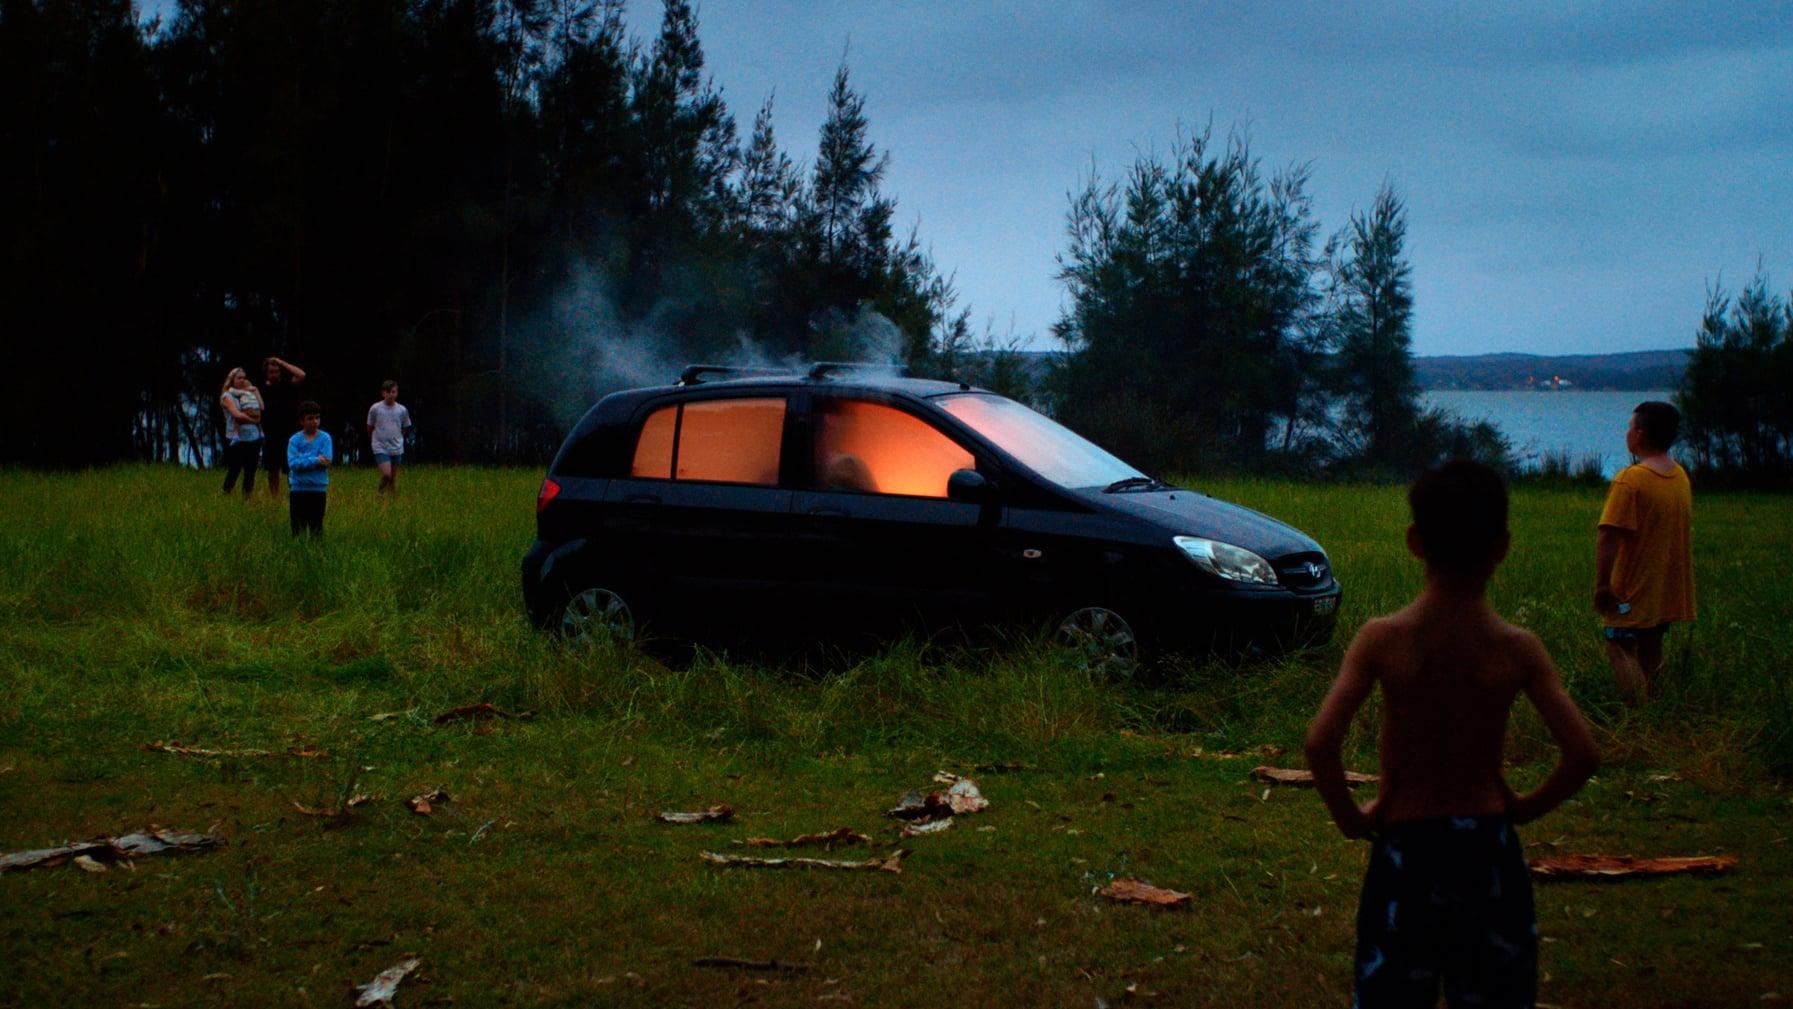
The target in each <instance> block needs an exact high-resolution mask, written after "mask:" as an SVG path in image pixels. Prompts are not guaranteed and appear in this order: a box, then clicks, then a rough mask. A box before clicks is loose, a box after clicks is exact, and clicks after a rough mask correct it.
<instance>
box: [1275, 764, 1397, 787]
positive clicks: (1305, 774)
mask: <svg viewBox="0 0 1793 1009" xmlns="http://www.w3.org/2000/svg"><path fill="white" fill-rule="evenodd" d="M1251 776H1252V777H1254V778H1256V779H1258V780H1259V781H1268V782H1269V783H1271V784H1272V785H1299V786H1305V787H1308V788H1312V787H1313V785H1314V772H1312V771H1302V770H1296V769H1295V768H1292V767H1271V766H1270V765H1269V764H1259V765H1258V766H1257V767H1254V768H1252V769H1251ZM1375 782H1376V776H1375V775H1373V774H1361V773H1359V772H1357V771H1346V772H1345V784H1347V785H1350V786H1351V787H1352V788H1356V787H1357V786H1358V785H1370V784H1374V783H1375Z"/></svg>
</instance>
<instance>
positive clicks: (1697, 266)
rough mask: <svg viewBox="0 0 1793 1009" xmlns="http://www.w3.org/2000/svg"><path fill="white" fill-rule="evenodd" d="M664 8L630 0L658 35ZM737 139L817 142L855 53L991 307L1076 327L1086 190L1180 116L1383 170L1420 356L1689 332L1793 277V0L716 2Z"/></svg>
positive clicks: (712, 59) (1553, 348) (1328, 212)
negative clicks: (1410, 289) (1069, 261)
mask: <svg viewBox="0 0 1793 1009" xmlns="http://www.w3.org/2000/svg"><path fill="white" fill-rule="evenodd" d="M658 16H659V4H658V3H651V2H645V0H636V2H635V3H634V4H633V5H632V6H631V7H630V18H631V26H632V31H633V33H634V34H635V35H637V36H638V37H640V38H642V39H644V40H645V39H648V38H651V36H652V32H653V30H654V28H655V27H656V25H657V19H658ZM699 22H700V25H701V34H702V40H703V44H704V52H705V55H706V58H707V59H708V63H709V69H710V71H711V72H712V73H713V74H714V76H715V80H716V82H717V84H719V85H720V86H721V87H722V89H723V92H724V95H725V97H726V98H727V100H728V103H729V106H730V108H731V110H732V111H733V113H734V115H735V117H736V120H737V121H738V123H739V125H740V128H741V131H742V133H743V139H745V133H746V132H747V130H748V128H749V127H750V126H751V124H752V121H753V116H754V113H755V111H756V110H757V109H758V107H759V105H760V103H761V102H762V101H763V100H764V99H765V97H766V96H767V95H768V94H770V93H773V92H774V91H776V94H777V101H776V112H775V114H776V120H775V121H776V126H777V130H778V137H779V142H780V144H781V145H782V146H784V147H785V148H786V149H787V150H788V151H789V152H790V153H791V155H792V157H793V158H796V159H798V160H801V161H804V162H808V161H809V160H811V159H813V157H814V150H815V143H816V132H817V129H818V127H819V126H820V123H821V119H822V115H823V111H824V104H825V100H826V96H827V92H828V86H829V83H830V80H831V78H832V75H833V73H834V70H835V68H836V66H837V65H838V64H839V62H840V60H841V57H842V54H843V52H844V53H845V55H846V60H847V64H848V66H849V68H850V70H851V73H852V80H853V84H854V86H855V88H856V89H858V90H859V91H860V92H861V93H863V94H864V95H865V96H866V110H867V114H868V116H869V118H870V121H871V133H872V139H873V141H874V142H875V143H876V144H877V145H878V147H879V148H880V149H881V150H884V151H888V152H889V153H890V156H891V161H890V172H889V175H888V176H887V178H886V182H885V190H886V192H887V193H889V194H890V195H893V196H895V197H896V198H897V201H898V202H897V207H898V221H899V224H900V225H901V227H902V228H903V229H904V230H905V231H906V230H907V228H908V227H909V226H910V225H912V224H914V223H916V222H917V221H919V223H920V227H921V236H922V239H923V240H924V241H925V242H926V243H927V244H928V245H930V246H931V247H932V249H933V252H934V256H935V258H936V259H937V260H938V262H939V263H940V265H941V266H942V268H943V269H945V270H949V271H954V272H956V274H957V283H958V288H959V291H960V294H961V299H962V303H963V304H968V305H969V306H970V307H971V308H972V310H973V319H974V321H975V322H976V323H977V325H978V326H979V328H980V329H981V328H982V326H983V324H984V323H985V322H986V321H989V322H993V323H994V325H995V327H996V329H997V330H998V332H999V333H1006V332H1008V331H1009V330H1010V327H1011V325H1012V326H1013V332H1014V333H1015V334H1016V335H1019V336H1029V335H1034V336H1035V337H1036V339H1035V341H1034V345H1036V346H1038V347H1041V348H1045V347H1048V346H1052V345H1053V342H1052V341H1051V340H1050V337H1049V336H1048V328H1049V327H1050V326H1051V324H1052V322H1053V320H1054V319H1056V318H1057V316H1058V313H1059V310H1060V305H1061V301H1062V297H1063V291H1062V288H1061V287H1060V285H1059V284H1058V282H1057V281H1056V280H1055V279H1054V274H1055V272H1056V265H1055V263H1054V256H1055V255H1056V254H1057V253H1058V251H1059V250H1060V249H1061V248H1062V246H1063V244H1064V219H1065V210H1066V206H1067V198H1066V194H1067V192H1068V191H1069V190H1072V189H1075V188H1078V187H1079V186H1080V184H1081V182H1082V180H1083V179H1085V178H1086V177H1087V176H1088V174H1089V172H1090V169H1091V167H1092V165H1093V166H1094V167H1095V168H1096V169H1097V170H1098V171H1099V172H1100V173H1102V174H1103V175H1104V176H1105V177H1109V178H1113V177H1116V176H1118V175H1119V173H1121V172H1122V171H1123V170H1124V169H1125V168H1126V167H1127V165H1128V164H1129V163H1131V161H1132V160H1133V159H1134V157H1135V156H1136V154H1137V153H1139V152H1146V151H1156V152H1164V151H1166V150H1168V149H1169V148H1170V146H1171V145H1172V143H1173V142H1174V140H1175V138H1176V136H1177V133H1178V129H1179V125H1181V127H1182V128H1183V129H1184V130H1185V131H1187V130H1189V129H1199V128H1201V127H1202V126H1204V125H1206V124H1207V123H1209V122H1210V121H1211V122H1212V123H1213V125H1214V129H1215V132H1216V133H1217V134H1221V135H1224V134H1225V133H1226V132H1227V131H1228V130H1230V129H1232V128H1233V127H1235V126H1239V127H1242V128H1244V129H1245V130H1246V131H1247V132H1248V134H1249V136H1250V138H1251V141H1252V150H1253V152H1254V153H1255V154H1256V155H1257V156H1258V157H1259V158H1260V159H1261V160H1262V162H1263V165H1264V167H1265V168H1266V169H1267V170H1269V169H1275V168H1277V167H1281V166H1283V165H1286V164H1289V163H1292V162H1303V161H1306V162H1311V163H1312V170H1313V181H1312V188H1311V192H1312V194H1313V196H1314V197H1315V209H1316V212H1317V215H1318V217H1319V219H1320V224H1321V227H1322V230H1323V232H1324V233H1330V232H1332V231H1334V230H1336V229H1337V228H1339V227H1340V226H1342V225H1343V224H1344V223H1345V221H1346V219H1347V218H1348V216H1349V214H1350V213H1351V211H1352V210H1353V209H1354V208H1357V207H1362V206H1365V205H1367V204H1368V203H1369V202H1370V201H1371V200H1372V199H1373V198H1374V196H1375V192H1376V189H1377V187H1378V186H1379V185H1380V184H1381V183H1382V182H1383V180H1385V179H1386V180H1388V181H1390V182H1392V183H1393V184H1394V186H1395V187H1396V189H1397V190H1398V192H1399V193H1400V194H1401V195H1402V196H1403V197H1404V198H1405V199H1406V201H1407V206H1408V215H1409V217H1408V220H1409V230H1408V245H1407V253H1408V258H1409V260H1410V262H1411V263H1412V265H1413V279H1414V292H1415V330H1414V349H1415V351H1416V352H1417V353H1420V354H1464V353H1480V352H1486V351H1498V350H1517V351H1530V352H1548V353H1575V352H1603V351H1619V350H1644V349H1660V348H1668V347H1679V346H1691V345H1692V342H1693V332H1694V329H1695V327H1696V326H1697V324H1698V321H1699V315H1700V310H1701V307H1702V305H1703V301H1704V296H1705V291H1706V287H1707V285H1708V283H1709V282H1712V281H1717V280H1721V279H1722V281H1723V283H1724V284H1725V285H1726V286H1727V287H1729V288H1731V289H1732V290H1733V291H1734V290H1735V289H1736V288H1737V287H1738V286H1739V285H1740V284H1741V283H1743V282H1744V281H1747V280H1748V279H1749V278H1750V277H1751V276H1752V275H1753V274H1754V272H1755V269H1756V263H1757V260H1758V257H1760V259H1761V262H1762V265H1763V267H1764V268H1765V269H1766V271H1767V272H1768V275H1769V279H1770V281H1771V283H1772V285H1773V286H1774V287H1775V288H1776V289H1777V290H1779V291H1781V292H1783V293H1784V292H1785V291H1786V290H1787V289H1789V288H1790V287H1793V4H1789V3H1784V2H1773V3H1751V4H1729V5H1727V4H1711V3H1700V4H1678V3H1650V4H1607V5H1599V6H1595V5H1591V4H1563V3H1539V4H1533V5H1518V4H1501V5H1472V6H1469V7H1459V6H1458V5H1454V4H1453V5H1442V4H1441V5H1424V4H1391V3H1377V4H1373V5H1372V4H1361V5H1360V4H1339V3H1314V4H1294V3H1264V4H1249V5H1247V4H1229V5H1200V6H1198V5H1193V4H1169V3H1132V2H1115V3H1090V2H1084V3H1076V2H1054V3H1050V4H1021V3H971V4H956V5H949V4H942V3H895V2H874V0H861V2H830V3H804V2H795V0H753V2H741V0H709V2H707V3H704V4H702V6H701V7H700V8H699Z"/></svg>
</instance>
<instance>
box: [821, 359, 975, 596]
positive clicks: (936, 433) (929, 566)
mask: <svg viewBox="0 0 1793 1009" xmlns="http://www.w3.org/2000/svg"><path fill="white" fill-rule="evenodd" d="M806 413H807V418H806V419H807V424H806V425H805V427H806V429H807V435H808V437H807V438H806V439H804V440H805V441H806V442H807V446H808V448H809V458H808V460H807V462H808V464H809V465H808V467H807V471H806V473H805V474H804V480H803V484H804V485H803V486H801V487H800V488H799V489H798V490H797V491H796V493H795V496H794V498H793V501H792V510H793V512H794V513H795V515H796V517H797V520H798V525H797V527H796V530H795V532H794V535H793V541H794V544H795V549H794V550H793V558H794V560H796V561H797V563H799V564H800V566H801V569H802V575H803V577H804V578H806V579H807V581H808V585H809V588H810V589H811V592H812V595H813V597H814V598H815V599H817V600H818V601H819V602H820V603H821V604H822V605H823V606H824V607H838V606H841V605H846V606H852V607H869V608H872V609H875V610H878V611H881V612H885V613H900V612H907V611H911V610H914V609H916V608H918V607H919V608H922V609H925V610H938V609H940V608H942V607H945V608H947V609H949V610H952V611H955V612H963V613H965V614H967V615H970V614H973V613H975V612H978V611H981V610H982V609H983V608H984V607H986V606H987V605H988V603H989V602H990V594H991V589H992V582H991V579H990V577H989V575H990V571H989V565H988V563H987V562H988V560H989V550H990V547H991V543H992V540H991V537H992V535H993V531H994V528H993V527H994V524H995V523H994V519H995V514H994V511H993V510H991V509H989V508H986V507H985V506H983V505H980V504H978V503H975V502H967V501H953V500H950V499H948V498H947V495H946V483H947V478H948V477H949V476H950V475H951V474H952V473H953V472H954V471H955V470H959V469H976V468H978V465H979V464H978V459H977V456H976V454H975V453H974V452H973V451H972V447H971V446H970V445H968V444H967V443H965V442H962V441H961V440H959V439H958V438H957V437H955V436H953V435H949V434H948V433H946V432H945V431H943V430H942V429H941V428H940V427H939V426H937V425H936V424H935V423H934V422H933V421H932V420H930V419H927V418H926V417H925V415H924V414H923V412H922V411H919V410H916V409H914V408H913V407H912V406H910V405H909V404H906V403H903V402H902V401H900V400H897V399H888V400H879V399H876V398H872V397H869V396H851V395H838V394H837V395H823V394H817V395H814V396H812V397H811V398H810V400H809V403H808V408H807V411H806Z"/></svg>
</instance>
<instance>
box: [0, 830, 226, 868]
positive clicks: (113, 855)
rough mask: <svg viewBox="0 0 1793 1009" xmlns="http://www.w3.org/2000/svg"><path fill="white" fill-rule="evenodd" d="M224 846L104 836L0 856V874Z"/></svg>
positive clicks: (208, 840) (206, 839) (200, 837)
mask: <svg viewBox="0 0 1793 1009" xmlns="http://www.w3.org/2000/svg"><path fill="white" fill-rule="evenodd" d="M223 844H224V839H223V838H221V837H213V836H212V835H210V834H190V833H187V832H185V831H179V830H155V831H150V832H147V833H139V834H124V835H122V836H119V837H102V838H97V839H95V840H92V841H77V842H74V843H73V844H64V845H60V846H58V847H55V848H37V849H33V850H31V851H15V852H13V853H11V854H8V855H0V872H7V871H9V870H20V869H36V868H48V867H50V866H55V865H61V864H62V863H63V862H66V861H68V860H69V859H72V858H76V857H79V856H83V855H85V856H87V857H89V858H92V859H94V860H95V861H103V862H114V861H118V860H119V859H129V858H139V857H141V856H144V855H162V854H182V853H185V852H194V851H209V850H210V849H212V848H217V847H220V846H222V845H223Z"/></svg>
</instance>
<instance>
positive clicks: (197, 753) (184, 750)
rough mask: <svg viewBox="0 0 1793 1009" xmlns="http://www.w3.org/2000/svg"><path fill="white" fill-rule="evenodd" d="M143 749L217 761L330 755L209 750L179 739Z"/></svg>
mask: <svg viewBox="0 0 1793 1009" xmlns="http://www.w3.org/2000/svg"><path fill="white" fill-rule="evenodd" d="M143 749H144V750H146V751H148V752H150V753H172V754H174V755H175V756H179V757H203V758H206V759H215V758H218V757H292V758H294V759H296V760H315V759H316V758H318V757H327V756H329V754H327V753H325V752H324V751H322V750H302V749H300V748H299V747H297V746H295V747H291V748H290V749H285V750H257V749H236V750H208V749H204V748H201V747H198V746H186V745H183V744H182V743H181V742H180V740H178V739H177V740H173V741H171V742H163V741H162V740H160V739H158V740H156V741H155V742H153V743H144V744H143Z"/></svg>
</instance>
